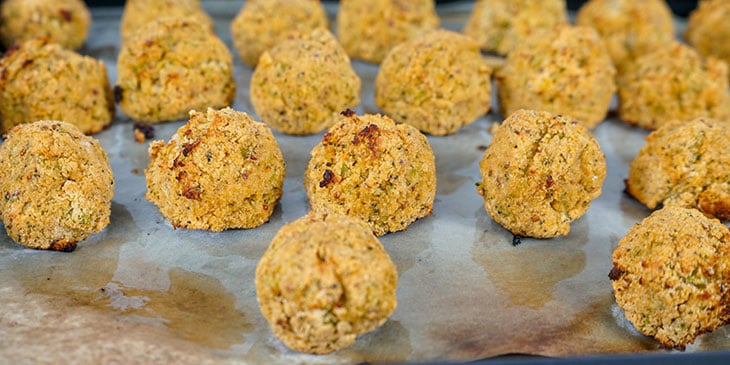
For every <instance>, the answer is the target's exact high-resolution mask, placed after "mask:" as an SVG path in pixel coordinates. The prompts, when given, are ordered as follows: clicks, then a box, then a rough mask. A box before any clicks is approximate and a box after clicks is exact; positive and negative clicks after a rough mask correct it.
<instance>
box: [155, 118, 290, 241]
mask: <svg viewBox="0 0 730 365" xmlns="http://www.w3.org/2000/svg"><path fill="white" fill-rule="evenodd" d="M149 153H150V160H151V161H150V164H149V166H148V167H147V170H145V176H146V178H147V200H149V201H151V202H153V203H154V204H155V205H157V207H158V208H159V209H160V213H162V215H163V216H165V218H167V220H169V221H170V223H171V224H172V226H173V227H176V228H187V229H203V230H209V231H216V232H217V231H222V230H225V229H233V228H254V227H258V226H260V225H262V224H264V223H266V222H268V221H269V217H271V214H272V213H273V211H274V208H275V207H276V204H277V202H278V201H279V198H281V194H282V188H283V184H284V175H285V165H284V157H283V156H282V154H281V150H280V149H279V145H278V143H277V142H276V139H274V135H273V134H272V133H271V130H270V129H269V128H268V127H267V126H266V125H264V124H263V123H259V122H256V121H254V120H253V118H251V117H250V116H249V115H248V114H246V113H243V112H238V111H235V110H233V109H230V108H225V109H221V110H214V109H211V108H209V109H208V111H207V112H206V113H200V112H196V111H191V112H190V120H189V121H188V123H187V124H185V125H184V126H182V127H180V129H178V130H177V132H176V133H175V135H174V136H173V137H172V139H170V142H169V143H167V144H165V142H164V141H155V142H152V143H151V144H150V148H149Z"/></svg>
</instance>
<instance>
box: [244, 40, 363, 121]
mask: <svg viewBox="0 0 730 365" xmlns="http://www.w3.org/2000/svg"><path fill="white" fill-rule="evenodd" d="M250 92H251V103H252V104H253V107H254V109H255V110H256V114H258V115H259V117H261V120H262V121H263V122H264V123H266V124H268V125H269V126H271V127H272V128H274V129H276V130H278V131H281V132H284V133H289V134H311V133H317V132H320V131H322V130H323V129H325V128H327V127H329V126H331V125H332V124H334V123H335V122H336V121H337V120H338V119H339V118H340V115H339V114H340V112H341V111H343V110H345V109H348V108H354V107H356V106H357V105H358V104H359V103H360V77H358V75H357V74H356V73H355V70H353V69H352V66H351V65H350V58H349V57H348V56H347V53H345V50H344V49H342V46H340V45H339V43H337V40H336V39H335V37H334V36H333V35H332V33H330V32H329V31H328V30H326V29H324V28H319V29H315V30H314V31H312V32H311V33H310V34H302V35H297V36H293V37H292V38H291V39H289V40H286V41H283V42H281V43H279V44H278V45H277V46H276V47H274V48H272V49H271V50H269V51H267V52H264V54H263V56H262V57H261V59H260V62H259V65H258V66H257V67H256V69H255V70H254V72H253V75H252V76H251V87H250Z"/></svg>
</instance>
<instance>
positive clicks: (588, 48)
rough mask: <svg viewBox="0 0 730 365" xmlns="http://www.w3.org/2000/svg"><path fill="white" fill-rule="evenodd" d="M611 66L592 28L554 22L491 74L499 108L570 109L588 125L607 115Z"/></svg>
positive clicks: (510, 110)
mask: <svg viewBox="0 0 730 365" xmlns="http://www.w3.org/2000/svg"><path fill="white" fill-rule="evenodd" d="M615 74H616V69H615V68H614V67H613V64H612V63H611V58H610V57H609V55H608V53H607V51H606V49H605V47H604V46H603V44H602V42H601V39H600V38H599V37H598V34H597V33H596V31H595V30H593V29H592V28H589V27H585V26H571V25H567V24H559V25H556V26H555V27H554V28H553V29H552V30H551V31H549V32H545V33H540V34H536V35H533V36H531V37H528V38H527V39H526V40H525V41H524V42H522V43H520V44H519V45H518V46H517V47H516V48H515V49H514V50H513V51H512V52H510V53H509V54H508V55H507V59H506V60H505V63H504V65H503V66H502V68H501V69H499V71H497V73H496V75H495V77H494V78H495V81H496V84H497V92H498V96H499V106H500V112H501V113H502V115H503V116H505V117H507V116H509V115H511V114H512V113H514V112H515V111H517V110H519V109H531V110H544V111H548V112H551V113H554V114H561V115H569V116H571V117H572V118H575V119H576V120H578V121H579V122H580V123H582V124H583V125H584V126H586V127H588V128H594V127H595V126H596V125H598V123H600V122H602V121H603V120H604V119H605V118H606V114H607V112H608V106H609V103H610V102H611V97H612V96H613V93H614V91H616V84H615V82H614V76H615Z"/></svg>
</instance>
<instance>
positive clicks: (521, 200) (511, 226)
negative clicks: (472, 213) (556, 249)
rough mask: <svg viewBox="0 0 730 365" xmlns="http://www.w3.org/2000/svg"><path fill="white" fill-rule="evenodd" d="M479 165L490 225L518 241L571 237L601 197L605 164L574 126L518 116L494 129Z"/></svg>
mask: <svg viewBox="0 0 730 365" xmlns="http://www.w3.org/2000/svg"><path fill="white" fill-rule="evenodd" d="M495 129H496V130H495V131H493V134H494V137H493V138H492V142H491V144H490V145H489V147H488V148H487V150H486V151H484V156H483V157H482V160H481V162H480V163H479V169H480V171H481V175H482V182H481V184H478V186H477V191H478V193H479V194H480V195H482V197H483V198H484V208H485V209H486V211H487V213H488V214H489V216H490V217H492V219H494V220H495V221H496V222H497V223H499V224H500V225H501V226H502V227H504V228H505V229H507V230H508V231H510V232H512V233H513V234H515V235H518V236H526V237H536V238H551V237H555V236H560V235H567V234H568V232H570V223H571V222H572V221H574V220H576V219H578V218H579V217H581V216H582V215H583V214H584V213H585V212H586V210H588V206H589V205H590V203H591V201H592V200H593V199H595V198H597V197H598V196H599V195H601V186H602V185H603V180H604V179H605V178H606V162H605V158H604V156H603V152H601V149H600V146H599V145H598V142H596V140H595V139H594V138H593V136H592V135H591V133H590V132H589V131H588V130H587V129H586V128H585V127H583V126H582V125H581V124H579V123H578V122H576V121H571V120H569V119H566V118H564V117H562V116H560V115H554V114H551V113H548V112H537V111H531V110H519V111H517V112H515V113H514V114H512V115H511V116H510V117H509V118H507V119H506V120H505V121H504V122H503V123H502V124H501V125H499V126H496V127H495Z"/></svg>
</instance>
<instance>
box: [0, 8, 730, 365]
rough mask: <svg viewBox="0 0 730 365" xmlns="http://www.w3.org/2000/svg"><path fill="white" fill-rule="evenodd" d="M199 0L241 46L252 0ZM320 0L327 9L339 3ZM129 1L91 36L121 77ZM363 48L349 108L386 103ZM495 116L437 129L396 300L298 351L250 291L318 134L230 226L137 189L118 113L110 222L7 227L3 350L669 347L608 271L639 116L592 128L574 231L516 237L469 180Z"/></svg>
mask: <svg viewBox="0 0 730 365" xmlns="http://www.w3.org/2000/svg"><path fill="white" fill-rule="evenodd" d="M203 3H204V5H205V7H206V9H207V10H208V11H209V13H210V14H211V15H212V16H213V17H214V18H215V20H216V31H217V34H218V35H219V37H221V38H222V39H223V40H224V41H225V42H226V44H228V46H229V48H231V50H232V52H234V54H235V51H233V48H232V42H231V37H230V30H229V24H230V21H231V19H232V17H233V16H234V15H235V14H236V13H237V12H238V10H239V9H240V7H241V5H242V2H241V1H203ZM328 6H329V8H328V10H329V12H330V14H331V15H334V12H335V8H334V5H332V3H329V4H328ZM471 6H472V2H461V3H456V4H450V5H447V6H444V7H442V8H440V12H441V15H442V25H443V26H444V27H446V28H450V29H456V30H459V29H461V24H463V22H464V20H465V18H466V15H467V13H468V11H469V10H470V9H471ZM120 15H121V9H120V8H112V9H103V8H101V9H100V8H97V9H94V10H93V26H92V30H91V34H90V37H89V40H88V42H87V44H86V46H85V48H84V49H82V51H81V52H82V53H84V54H88V55H92V56H94V57H98V58H101V59H103V60H104V61H105V62H106V64H107V66H108V69H109V73H110V79H111V80H115V79H116V66H115V63H116V57H117V54H118V51H119V46H118V44H119V42H118V39H119V33H118V29H119V17H120ZM333 23H334V22H333ZM236 57H237V55H236ZM235 62H236V81H237V86H238V93H237V97H236V101H235V104H234V105H233V107H234V108H235V109H238V110H243V111H247V112H249V113H251V114H253V108H252V107H251V104H250V102H249V96H248V91H247V89H248V83H249V80H250V76H251V70H250V69H249V68H247V67H246V66H244V65H243V64H242V63H241V61H240V60H239V59H238V58H236V60H235ZM353 64H354V67H355V69H356V71H357V72H358V74H359V75H360V76H361V77H362V80H363V94H362V100H363V103H362V106H361V107H360V108H358V110H357V111H358V112H359V113H362V112H377V111H378V110H377V108H376V107H375V105H374V100H373V80H374V78H375V75H376V73H377V67H376V66H373V65H369V64H365V63H361V62H353ZM494 104H495V106H496V103H494ZM500 120H501V116H500V115H499V114H497V113H496V112H494V111H493V112H492V113H490V114H488V115H486V116H485V117H483V118H481V119H479V120H478V121H477V122H475V123H473V124H471V125H469V126H466V127H464V128H463V129H461V130H460V131H459V132H458V133H456V134H455V135H452V136H448V137H431V136H430V137H429V141H430V143H431V145H432V147H433V149H434V153H435V155H436V163H437V171H438V195H437V198H436V203H435V205H434V214H433V215H432V216H430V217H427V218H424V219H421V220H419V221H417V222H416V223H414V224H413V225H412V226H410V227H409V229H408V230H407V231H404V232H400V233H394V234H389V235H386V236H384V237H382V238H381V241H382V243H383V244H384V246H385V248H386V249H387V251H388V252H389V254H390V256H391V258H392V259H393V261H394V262H395V263H396V265H397V267H398V272H399V275H400V277H399V284H398V292H397V296H398V308H397V309H396V311H395V312H394V313H393V316H392V317H391V318H390V320H389V321H388V322H386V323H385V325H384V326H383V327H381V328H380V329H378V330H376V331H374V332H371V333H369V334H366V335H363V336H361V337H360V338H359V339H358V341H357V343H356V344H355V345H353V346H352V347H350V348H347V349H344V350H341V351H338V352H336V353H335V354H332V355H327V356H313V355H303V354H299V353H296V352H292V351H290V350H288V349H286V348H285V347H284V346H283V345H282V344H281V343H279V342H278V341H277V340H276V338H275V337H274V336H273V334H272V332H271V331H270V329H269V327H268V325H267V323H266V321H265V320H264V318H263V317H262V315H261V313H260V312H259V309H258V305H257V303H256V298H255V292H254V270H255V268H256V264H257V263H258V260H259V258H260V257H261V255H262V254H263V252H264V251H265V250H266V247H267V245H268V243H269V242H270V240H271V238H272V237H273V235H274V234H275V233H276V231H277V230H278V229H279V228H280V227H281V226H282V225H284V224H285V223H287V222H290V221H292V220H295V219H297V218H299V217H300V216H302V215H304V214H306V212H307V211H308V210H309V205H308V203H307V199H306V195H305V192H304V189H303V186H302V175H303V172H304V168H305V166H306V163H307V161H308V159H309V150H310V149H311V148H312V146H314V145H315V144H316V143H318V142H319V140H320V138H321V134H318V135H314V136H308V137H295V136H287V135H283V134H279V133H277V134H276V137H277V139H278V141H279V144H280V146H281V148H282V151H283V153H284V157H285V159H286V163H287V171H286V173H287V177H286V180H285V184H284V196H283V199H282V200H281V202H280V203H279V204H278V205H277V207H276V211H275V213H274V215H273V217H272V218H271V221H270V222H269V223H267V224H265V225H264V226H261V227H259V228H256V229H251V230H235V231H226V232H222V233H210V232H203V231H189V230H183V229H178V230H175V229H173V228H172V227H171V225H170V224H169V223H168V222H167V221H166V220H165V219H164V218H163V217H162V216H161V215H160V214H159V212H158V210H157V208H156V207H155V206H154V205H153V204H151V203H150V202H147V201H146V200H145V198H144V194H145V189H146V187H145V180H144V169H145V168H146V165H147V163H148V161H149V159H148V156H147V147H148V143H145V144H139V143H136V142H134V139H133V135H132V121H130V120H129V119H128V118H126V117H124V116H123V115H121V114H120V113H118V115H117V117H116V118H115V120H114V122H113V124H112V126H111V127H110V128H109V129H108V130H105V131H103V132H101V133H99V134H97V135H95V137H96V138H98V139H99V140H100V141H101V143H102V145H103V146H104V148H105V149H106V151H107V152H108V154H109V157H110V159H111V163H112V168H113V171H114V174H115V178H116V181H117V184H116V190H115V197H114V199H113V203H112V216H111V224H110V225H109V227H107V229H106V230H105V231H103V232H102V233H99V234H96V235H93V236H92V237H90V238H89V239H88V240H86V241H84V242H82V243H80V245H79V247H78V248H77V250H76V251H75V252H73V253H56V252H41V251H33V250H26V249H23V248H21V247H20V246H19V245H16V244H15V243H13V242H12V240H10V238H8V236H7V235H6V234H5V233H4V231H3V233H0V358H2V359H3V361H8V362H9V363H15V362H18V361H24V362H29V361H33V362H41V363H43V362H47V363H70V362H74V363H78V362H81V363H98V362H120V363H130V362H167V361H174V362H188V363H206V362H216V363H220V362H232V363H252V364H253V363H280V364H289V363H320V364H327V363H354V362H363V361H368V362H384V361H388V362H391V361H399V362H400V361H425V360H451V361H456V360H473V359H480V358H485V357H491V356H496V355H501V354H513V353H521V354H534V355H547V356H574V355H594V354H611V353H637V352H648V351H660V350H658V348H657V344H656V342H655V341H653V340H651V339H648V338H646V337H643V336H642V335H640V334H639V333H638V332H636V330H634V329H633V327H632V326H631V324H630V323H628V322H627V321H626V320H625V319H624V315H623V313H622V312H621V310H620V309H619V308H618V307H617V306H616V304H615V301H614V298H613V295H612V291H611V285H610V280H609V279H608V277H607V274H608V272H609V270H610V268H611V253H612V251H613V249H614V248H615V247H616V244H617V242H618V240H619V239H620V238H621V237H622V236H623V235H624V234H625V233H626V232H627V231H628V229H629V228H630V227H631V226H632V225H633V224H634V223H636V222H638V221H640V220H641V219H643V218H644V217H645V216H647V215H648V214H649V213H650V212H649V211H648V210H647V209H646V208H644V207H643V206H641V205H640V204H639V203H637V202H636V201H634V200H633V199H631V198H630V197H628V196H627V195H625V194H624V193H623V190H624V183H623V180H624V179H625V178H626V176H627V172H628V167H627V164H628V162H629V161H631V160H632V159H633V158H634V156H635V154H636V152H637V151H638V150H639V148H640V147H641V146H642V145H643V143H644V141H643V139H644V137H645V136H646V134H647V132H645V131H643V130H639V129H636V128H632V127H628V126H626V125H624V124H622V123H621V122H620V121H618V120H616V119H615V118H609V120H607V121H605V122H604V123H602V124H600V125H599V126H598V127H597V128H595V130H594V131H593V132H594V134H595V136H596V138H597V139H598V141H599V143H600V145H601V147H602V149H603V151H604V153H605V155H606V160H607V164H608V177H607V178H606V181H605V183H604V185H603V195H601V197H600V198H598V199H597V200H595V201H594V202H593V204H592V205H591V207H590V209H589V210H588V213H587V214H586V215H585V216H584V217H582V218H581V219H579V220H577V221H576V222H574V223H573V225H572V230H571V232H570V234H569V235H568V236H567V237H565V238H557V239H550V240H536V239H522V243H521V244H519V245H517V246H513V245H512V239H513V237H512V235H511V234H510V233H509V232H507V231H505V230H504V229H503V228H501V227H500V226H499V225H497V224H496V223H494V222H493V221H492V220H491V219H490V218H489V217H488V216H487V214H486V212H485V211H484V208H483V205H482V200H481V197H480V196H479V195H477V192H476V188H475V186H474V184H475V183H476V182H477V181H479V180H480V177H479V170H478V162H479V159H480V158H481V156H482V153H483V150H484V148H485V147H486V146H487V145H488V144H489V142H490V140H491V136H490V135H489V133H488V132H487V129H488V128H489V127H490V126H491V125H492V123H494V122H498V121H500ZM180 125H182V122H176V123H167V124H162V125H157V126H155V133H156V137H157V138H158V139H166V140H167V139H169V137H170V136H171V135H172V134H173V133H174V131H175V130H176V129H177V128H178V127H180ZM728 349H730V332H729V330H728V329H727V328H721V329H719V330H717V331H715V332H714V333H711V334H706V335H703V336H701V337H700V338H699V340H698V341H697V342H696V344H695V345H692V346H689V347H688V349H687V351H688V352H695V351H709V350H720V351H727V350H728ZM661 351H663V350H661Z"/></svg>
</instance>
